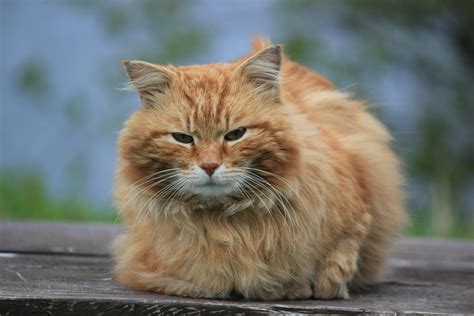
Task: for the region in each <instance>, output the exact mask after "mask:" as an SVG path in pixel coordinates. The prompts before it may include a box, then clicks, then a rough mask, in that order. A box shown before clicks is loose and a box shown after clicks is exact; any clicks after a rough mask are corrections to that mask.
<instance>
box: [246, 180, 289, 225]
mask: <svg viewBox="0 0 474 316" xmlns="http://www.w3.org/2000/svg"><path fill="white" fill-rule="evenodd" d="M246 176H247V177H248V178H249V179H250V181H253V182H254V183H255V184H256V185H260V186H261V187H263V188H265V189H266V190H267V191H268V192H269V193H270V194H271V195H272V196H274V198H275V199H276V200H277V202H279V204H280V206H281V208H282V211H283V213H284V214H283V216H284V219H285V222H286V218H289V219H290V221H291V222H292V225H291V227H292V228H293V227H297V225H298V223H297V220H296V219H295V216H294V212H295V210H294V208H293V203H291V202H290V201H289V200H288V199H287V198H286V197H285V196H284V195H283V194H282V193H281V192H280V191H279V190H278V189H277V188H275V187H274V186H272V185H271V184H270V183H269V182H268V181H266V180H265V179H263V178H261V179H259V178H257V177H256V176H255V175H254V174H251V173H247V174H246ZM282 198H283V199H284V200H285V201H286V202H287V204H288V205H289V206H290V208H291V212H290V211H289V210H288V208H287V205H286V203H285V202H284V201H283V200H282ZM277 208H278V209H280V208H279V207H278V206H277ZM287 225H288V224H287Z"/></svg>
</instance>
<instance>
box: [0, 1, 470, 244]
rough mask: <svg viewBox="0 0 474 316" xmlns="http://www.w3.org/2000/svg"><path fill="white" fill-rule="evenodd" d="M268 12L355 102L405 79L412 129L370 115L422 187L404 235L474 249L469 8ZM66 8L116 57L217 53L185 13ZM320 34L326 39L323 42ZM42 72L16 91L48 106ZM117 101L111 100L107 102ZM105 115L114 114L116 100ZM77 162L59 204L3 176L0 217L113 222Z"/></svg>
mask: <svg viewBox="0 0 474 316" xmlns="http://www.w3.org/2000/svg"><path fill="white" fill-rule="evenodd" d="M272 3H273V10H272V11H271V12H269V14H270V15H272V17H273V18H274V19H275V21H278V23H277V24H278V30H275V34H278V36H277V37H273V38H272V40H273V41H274V42H281V43H283V44H285V52H286V53H287V54H288V55H289V56H290V57H291V58H292V59H295V60H296V61H299V62H301V63H303V64H305V65H309V66H311V67H312V68H313V69H315V70H317V71H319V72H321V73H323V74H325V75H327V74H330V76H329V77H330V78H329V79H331V80H332V81H334V82H335V83H336V85H337V86H339V88H341V89H343V90H349V89H348V88H349V87H350V91H351V92H354V93H355V94H356V96H357V97H358V98H361V99H368V100H372V101H374V100H375V99H376V96H375V95H374V92H373V91H374V89H373V86H371V85H370V84H368V83H369V82H374V81H377V80H378V81H382V80H383V79H384V76H386V75H387V74H389V73H391V72H392V73H393V72H404V73H409V74H410V77H411V78H413V80H414V81H415V82H416V83H417V87H418V88H419V89H420V90H421V93H420V97H419V99H418V100H417V102H418V104H416V107H417V109H416V110H417V113H418V114H417V115H416V117H415V123H414V124H413V125H414V129H413V130H410V131H408V132H407V131H405V130H403V128H400V126H401V125H403V124H400V123H403V122H391V121H390V120H389V119H390V117H388V116H387V115H386V113H385V112H384V109H383V107H379V108H377V114H378V115H380V116H381V118H382V121H384V122H385V123H387V124H388V125H389V127H390V128H391V130H392V131H393V132H394V135H395V139H396V143H395V146H396V149H397V150H398V152H399V153H400V154H401V155H402V156H403V158H404V161H405V168H406V172H407V174H408V179H409V180H408V181H409V182H416V183H417V184H419V186H418V190H419V191H417V192H414V193H413V194H417V195H418V196H415V197H414V196H413V195H412V196H411V197H410V198H409V200H410V203H409V205H410V211H411V213H412V224H411V225H410V226H409V227H408V229H407V233H408V234H412V235H425V236H443V237H468V238H474V214H473V212H474V210H473V209H472V208H473V205H472V204H473V202H472V201H469V198H468V195H469V194H470V193H472V189H473V187H474V141H473V140H472V137H473V135H474V124H473V118H474V58H473V56H474V32H473V31H472V30H474V1H472V0H456V1H443V0H420V1H413V0H384V1H379V0H356V1H332V0H318V1H312V0H300V1H298V0H283V1H274V2H272ZM71 4H72V6H73V7H74V8H76V9H77V10H83V11H84V12H86V13H93V14H96V15H97V16H99V17H100V22H101V26H102V30H103V32H104V34H106V36H107V38H108V39H111V40H115V41H116V43H120V44H122V46H123V50H124V51H123V52H120V53H121V56H123V55H125V56H127V54H128V56H130V58H134V59H142V60H147V61H150V62H155V63H160V64H168V63H173V64H183V63H187V62H188V61H189V60H191V58H196V57H197V56H199V55H202V54H205V53H206V52H207V51H208V49H209V47H211V45H212V44H213V42H212V40H213V36H214V34H215V32H214V30H213V29H212V26H211V25H203V24H202V23H198V22H197V21H196V19H195V18H194V16H193V11H192V7H193V3H192V2H186V1H173V0H162V1H153V0H138V1H134V2H128V1H123V2H119V3H117V2H114V1H93V0H75V1H72V2H69V3H68V5H71ZM207 5H212V2H211V3H207ZM322 26H324V27H325V28H324V29H325V30H327V32H323V31H320V29H322ZM328 26H329V27H328ZM236 27H238V26H236ZM437 49H443V51H442V52H440V51H437ZM440 56H441V57H440ZM442 56H444V58H442ZM233 57H236V56H229V59H231V58H233ZM447 59H449V60H450V61H451V63H446V60H447ZM453 61H454V62H453ZM209 62H212V61H210V60H209ZM104 68H105V67H104ZM47 70H48V69H46V68H45V67H44V65H43V63H41V61H39V60H36V59H33V60H31V61H29V62H27V63H25V64H23V65H21V66H20V68H19V70H18V74H19V76H18V78H17V81H16V82H17V87H18V89H19V90H21V91H22V93H23V94H25V95H29V96H31V97H34V98H35V99H36V100H41V99H43V100H44V99H45V97H47V96H48V95H49V94H51V93H52V88H53V87H52V86H51V84H50V82H49V73H48V71H47ZM119 70H120V69H118V68H117V69H114V70H109V68H107V69H103V71H101V73H103V77H104V78H103V85H104V88H106V89H110V87H117V86H120V82H123V79H124V77H123V72H121V71H119ZM368 79H370V80H368ZM392 89H393V88H392ZM403 93H404V91H400V94H403ZM83 95H84V94H83V93H82V92H81V91H78V93H77V94H74V95H72V96H71V97H69V98H67V99H66V100H65V101H64V102H65V103H64V105H63V107H62V115H63V116H64V117H65V118H66V120H67V122H68V123H69V124H71V125H73V126H81V124H82V122H84V121H85V120H87V119H88V116H90V115H91V113H88V112H87V110H85V108H84V107H83V106H82V105H83V104H85V103H87V102H91V101H90V100H87V98H85V97H84V96H83ZM117 97H118V96H117V94H112V93H111V96H110V98H111V99H113V98H117ZM110 103H111V104H113V105H114V106H115V104H114V102H113V100H112V101H111V102H110ZM34 104H46V103H45V102H34ZM101 120H103V122H102V124H100V125H101V127H100V128H101V130H99V131H98V132H99V133H102V134H103V135H107V136H108V135H111V134H112V131H114V132H115V131H116V130H117V129H118V127H119V126H120V124H121V121H122V120H123V118H122V117H121V114H120V112H119V111H116V110H114V111H110V113H109V114H108V115H107V116H106V117H105V118H101ZM102 134H101V135H102ZM84 161H85V159H84V157H83V155H82V154H81V153H79V154H78V156H77V157H76V158H74V159H73V160H72V161H71V162H70V165H69V166H68V168H67V169H68V170H66V171H67V172H68V174H69V175H70V177H69V178H70V179H74V181H73V182H70V183H65V186H66V187H67V188H68V189H69V190H71V191H73V192H76V195H75V196H71V197H68V198H63V199H58V198H56V197H53V195H52V194H50V192H48V190H47V189H48V188H47V187H46V185H45V182H44V179H43V178H42V177H41V176H39V175H38V174H36V173H34V172H26V171H14V170H9V171H3V172H1V173H0V217H2V218H25V219H26V218H29V219H67V220H105V221H113V220H114V219H115V214H114V213H113V211H112V210H111V208H109V207H97V206H94V205H89V204H88V203H87V202H86V201H83V199H81V198H80V192H81V191H82V190H83V189H84V185H85V184H86V183H87V177H88V172H87V171H88V170H89V168H88V166H87V165H85V162H84ZM66 182H67V181H66ZM469 190H471V191H469ZM55 196H56V195H55Z"/></svg>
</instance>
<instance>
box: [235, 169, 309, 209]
mask: <svg viewBox="0 0 474 316" xmlns="http://www.w3.org/2000/svg"><path fill="white" fill-rule="evenodd" d="M241 168H242V169H247V170H253V171H257V172H261V173H264V174H268V175H270V176H273V177H275V178H277V179H279V180H281V181H282V182H284V183H285V184H286V185H287V186H288V188H289V189H290V190H291V191H292V192H293V193H294V194H295V195H296V197H297V198H298V201H304V199H302V198H301V196H300V194H299V192H297V191H296V190H295V189H294V188H293V186H292V185H291V183H290V182H289V181H288V180H287V179H285V178H283V177H281V176H279V175H277V174H275V173H273V172H269V171H265V170H262V169H258V168H250V167H241ZM250 173H251V174H252V175H254V176H256V177H259V178H260V179H262V181H265V182H268V181H267V180H266V179H265V178H263V177H261V176H260V175H258V174H255V173H254V172H250ZM269 184H270V183H269ZM270 185H271V184H270ZM278 191H279V190H278ZM279 192H280V191H279ZM280 193H281V192H280ZM281 194H282V196H283V197H285V199H286V196H285V195H284V194H283V193H281ZM302 204H303V207H304V208H305V209H306V210H307V211H310V208H309V207H308V206H307V205H306V203H302Z"/></svg>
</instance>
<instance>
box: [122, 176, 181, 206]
mask: <svg viewBox="0 0 474 316" xmlns="http://www.w3.org/2000/svg"><path fill="white" fill-rule="evenodd" d="M176 176H178V174H177V173H175V174H171V175H169V174H166V175H162V176H160V177H158V178H156V179H155V178H154V179H153V181H155V180H157V181H155V182H153V183H151V184H149V185H148V186H147V187H145V188H141V189H140V188H139V187H138V188H137V189H134V188H132V191H134V190H138V191H134V193H133V195H132V196H131V197H129V198H128V199H126V200H125V204H124V206H126V205H127V204H128V203H130V202H131V201H132V200H134V199H137V198H138V197H139V196H140V195H142V194H144V193H146V192H148V190H149V189H150V188H152V187H154V186H156V185H158V184H160V183H162V182H164V181H166V180H169V179H171V178H174V177H176ZM162 177H165V178H162ZM147 182H149V181H147ZM143 185H144V184H143Z"/></svg>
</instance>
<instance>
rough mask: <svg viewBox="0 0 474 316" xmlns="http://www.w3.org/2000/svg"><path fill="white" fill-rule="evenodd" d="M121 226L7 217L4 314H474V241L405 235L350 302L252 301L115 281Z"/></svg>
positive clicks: (2, 258)
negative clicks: (386, 265) (383, 268)
mask: <svg viewBox="0 0 474 316" xmlns="http://www.w3.org/2000/svg"><path fill="white" fill-rule="evenodd" d="M121 229H122V228H121V227H120V226H119V225H117V226H116V227H114V226H113V225H103V224H102V225H97V224H95V225H89V224H62V223H53V224H50V223H34V222H28V223H19V222H16V223H14V222H0V315H4V314H5V315H26V314H28V315H31V314H64V313H66V312H67V313H68V314H71V315H84V314H97V313H100V314H103V315H118V314H120V315H122V314H123V315H131V314H137V313H138V314H150V315H154V314H189V315H193V314H194V315H198V314H222V315H228V314H248V315H261V314H268V313H304V314H325V313H329V314H334V313H337V314H340V313H382V314H398V313H420V314H453V313H473V312H474V303H473V299H474V244H473V242H471V241H446V240H421V239H402V240H401V241H400V242H399V243H397V245H396V248H395V251H394V254H393V256H392V258H391V260H390V266H391V267H392V272H391V273H390V274H389V275H388V277H387V280H386V282H384V283H382V284H380V285H378V286H376V287H373V288H371V289H369V290H368V291H367V292H365V293H356V294H352V297H351V299H350V300H346V301H343V300H334V301H316V300H305V301H276V302H252V301H241V300H225V301H224V300H207V299H188V298H180V297H168V296H162V295H158V294H155V293H143V292H137V291H133V290H130V289H128V288H126V287H124V286H121V285H119V284H117V283H116V282H115V281H114V279H113V274H112V261H111V259H110V258H109V256H108V249H109V244H110V241H111V240H112V238H113V236H114V235H116V234H117V233H118V232H120V231H121Z"/></svg>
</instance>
